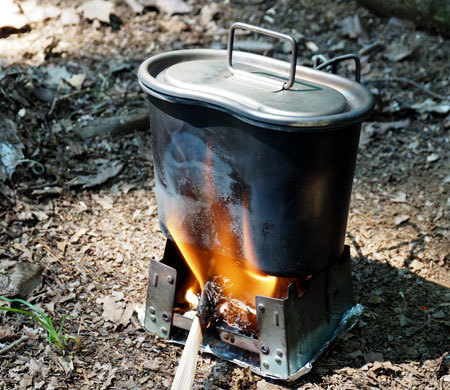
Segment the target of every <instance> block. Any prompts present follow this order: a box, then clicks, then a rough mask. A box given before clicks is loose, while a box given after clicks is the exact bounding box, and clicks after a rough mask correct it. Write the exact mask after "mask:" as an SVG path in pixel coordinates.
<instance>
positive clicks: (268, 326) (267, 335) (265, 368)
mask: <svg viewBox="0 0 450 390" xmlns="http://www.w3.org/2000/svg"><path fill="white" fill-rule="evenodd" d="M255 302H256V310H257V311H256V313H257V318H258V339H259V346H260V353H259V357H260V361H261V372H262V373H263V374H265V375H267V374H269V375H273V376H276V377H278V378H288V377H289V361H288V350H287V340H286V322H285V311H284V300H282V299H276V298H268V297H263V296H259V295H257V296H256V297H255Z"/></svg>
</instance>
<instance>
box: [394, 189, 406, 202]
mask: <svg viewBox="0 0 450 390" xmlns="http://www.w3.org/2000/svg"><path fill="white" fill-rule="evenodd" d="M391 201H392V202H394V203H405V202H406V194H405V193H404V192H401V191H400V192H397V194H396V195H395V196H394V197H393V198H391Z"/></svg>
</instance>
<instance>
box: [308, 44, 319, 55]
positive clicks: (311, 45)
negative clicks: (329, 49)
mask: <svg viewBox="0 0 450 390" xmlns="http://www.w3.org/2000/svg"><path fill="white" fill-rule="evenodd" d="M305 46H306V47H307V48H308V49H309V50H311V51H312V52H313V53H317V52H318V51H319V46H317V45H316V44H315V43H314V42H312V41H308V42H306V43H305Z"/></svg>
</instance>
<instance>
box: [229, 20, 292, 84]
mask: <svg viewBox="0 0 450 390" xmlns="http://www.w3.org/2000/svg"><path fill="white" fill-rule="evenodd" d="M238 28H239V29H241V30H250V31H253V32H256V33H259V34H263V35H268V36H270V37H274V38H279V39H285V40H287V41H288V42H290V44H291V47H292V55H291V67H290V71H289V80H288V82H287V83H286V82H285V83H284V84H283V86H282V88H281V89H289V88H291V87H292V86H293V85H294V83H295V71H296V66H297V41H296V40H295V38H294V37H292V36H291V35H287V34H282V33H279V32H276V31H272V30H267V29H266V28H262V27H257V26H253V25H251V24H247V23H240V22H238V23H234V24H233V25H232V26H231V27H230V33H229V35H228V48H227V69H228V71H229V72H230V73H231V74H241V75H242V74H244V75H245V74H248V72H245V71H242V70H239V69H236V68H233V63H232V59H233V42H234V31H235V30H236V29H238Z"/></svg>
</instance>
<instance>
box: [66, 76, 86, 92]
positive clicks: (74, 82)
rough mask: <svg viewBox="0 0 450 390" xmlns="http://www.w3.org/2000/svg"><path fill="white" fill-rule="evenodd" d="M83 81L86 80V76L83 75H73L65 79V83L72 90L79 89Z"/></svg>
mask: <svg viewBox="0 0 450 390" xmlns="http://www.w3.org/2000/svg"><path fill="white" fill-rule="evenodd" d="M84 80H86V74H84V73H79V74H74V75H72V76H71V77H69V78H68V79H67V82H68V83H69V84H70V85H71V86H72V87H74V88H77V89H80V88H81V86H82V85H83V83H84Z"/></svg>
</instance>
